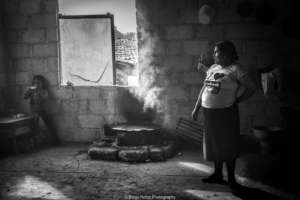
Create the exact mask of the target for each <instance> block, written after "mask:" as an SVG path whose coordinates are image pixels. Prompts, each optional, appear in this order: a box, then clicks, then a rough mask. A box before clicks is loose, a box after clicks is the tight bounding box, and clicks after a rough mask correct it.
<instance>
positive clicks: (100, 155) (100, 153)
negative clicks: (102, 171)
mask: <svg viewBox="0 0 300 200" xmlns="http://www.w3.org/2000/svg"><path fill="white" fill-rule="evenodd" d="M88 154H89V156H90V157H91V159H101V160H117V156H118V149H116V148H114V147H91V148H90V149H89V150H88Z"/></svg>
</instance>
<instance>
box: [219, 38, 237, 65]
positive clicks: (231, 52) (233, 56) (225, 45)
mask: <svg viewBox="0 0 300 200" xmlns="http://www.w3.org/2000/svg"><path fill="white" fill-rule="evenodd" d="M215 46H216V47H218V49H219V51H220V52H221V54H222V55H226V56H228V57H229V59H230V60H231V62H234V61H236V60H238V59H239V56H238V54H237V52H236V49H235V46H234V44H233V43H232V42H231V41H221V42H218V43H216V45H215Z"/></svg>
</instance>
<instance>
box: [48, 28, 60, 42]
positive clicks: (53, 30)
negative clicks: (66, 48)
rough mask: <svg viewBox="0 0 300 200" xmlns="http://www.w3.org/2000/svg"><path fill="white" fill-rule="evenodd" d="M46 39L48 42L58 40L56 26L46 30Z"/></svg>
mask: <svg viewBox="0 0 300 200" xmlns="http://www.w3.org/2000/svg"><path fill="white" fill-rule="evenodd" d="M46 40H47V41H49V42H57V41H58V33H57V29H56V28H51V29H47V30H46Z"/></svg>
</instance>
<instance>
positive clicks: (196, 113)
mask: <svg viewBox="0 0 300 200" xmlns="http://www.w3.org/2000/svg"><path fill="white" fill-rule="evenodd" d="M198 114H199V109H194V110H193V112H192V118H193V120H194V121H197V119H198Z"/></svg>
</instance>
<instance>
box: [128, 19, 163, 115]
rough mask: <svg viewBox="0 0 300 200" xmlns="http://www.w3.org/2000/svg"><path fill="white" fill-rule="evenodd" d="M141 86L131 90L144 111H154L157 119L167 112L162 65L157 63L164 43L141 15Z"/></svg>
mask: <svg viewBox="0 0 300 200" xmlns="http://www.w3.org/2000/svg"><path fill="white" fill-rule="evenodd" d="M139 18H140V22H142V25H141V26H139V43H138V44H139V54H138V56H139V62H138V63H139V86H138V87H136V88H132V89H130V92H131V93H132V94H133V95H134V96H135V97H136V98H137V99H138V100H139V101H140V102H143V111H144V112H149V110H152V111H153V112H155V113H156V118H157V117H158V116H159V115H162V114H163V113H164V112H165V106H164V103H163V102H164V97H165V95H164V93H165V89H164V88H163V87H161V86H160V85H161V80H159V77H160V74H161V68H162V66H161V64H160V63H158V62H157V60H158V57H157V55H158V54H159V53H160V52H161V51H163V48H162V42H161V41H160V39H159V36H158V35H157V33H155V32H153V31H152V30H151V28H150V24H149V23H148V22H147V20H145V17H144V16H143V15H142V14H140V13H139Z"/></svg>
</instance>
